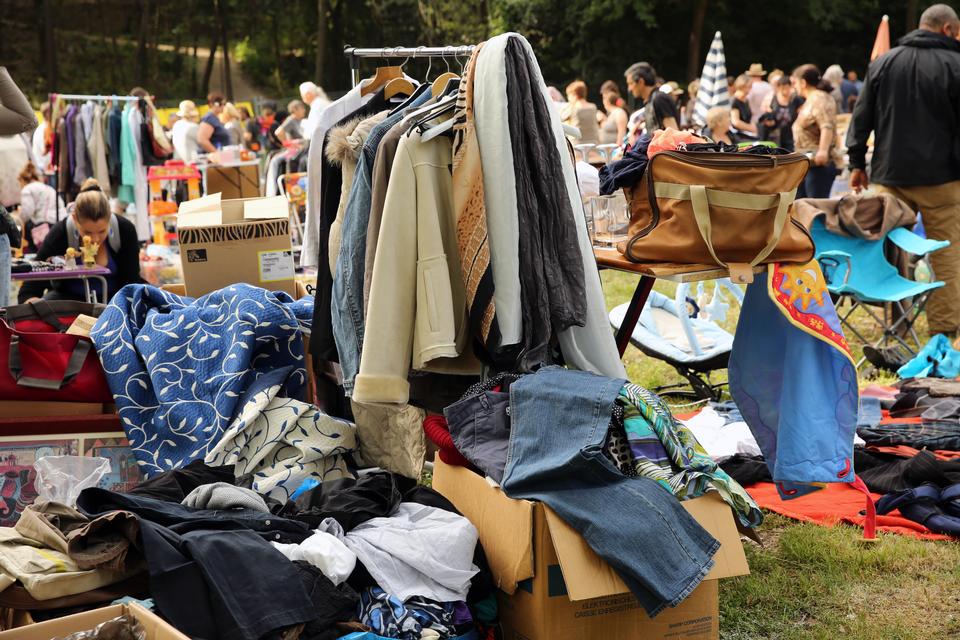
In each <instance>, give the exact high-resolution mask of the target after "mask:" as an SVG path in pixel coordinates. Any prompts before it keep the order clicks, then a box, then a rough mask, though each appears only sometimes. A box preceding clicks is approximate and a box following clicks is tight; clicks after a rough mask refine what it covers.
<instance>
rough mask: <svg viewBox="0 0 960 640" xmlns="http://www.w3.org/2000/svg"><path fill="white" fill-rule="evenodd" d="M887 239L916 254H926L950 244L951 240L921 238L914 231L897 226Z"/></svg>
mask: <svg viewBox="0 0 960 640" xmlns="http://www.w3.org/2000/svg"><path fill="white" fill-rule="evenodd" d="M887 239H888V240H890V242H892V243H893V244H895V245H897V246H898V247H900V248H901V249H903V250H904V251H906V252H908V253H912V254H913V255H915V256H925V255H927V254H929V253H933V252H934V251H939V250H940V249H943V248H944V247H949V246H950V241H949V240H928V239H926V238H921V237H920V236H918V235H917V234H915V233H914V232H913V231H910V230H909V229H906V228H904V227H897V228H896V229H893V230H892V231H891V232H890V233H888V234H887Z"/></svg>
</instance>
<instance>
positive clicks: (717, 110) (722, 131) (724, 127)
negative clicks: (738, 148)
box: [703, 107, 738, 144]
mask: <svg viewBox="0 0 960 640" xmlns="http://www.w3.org/2000/svg"><path fill="white" fill-rule="evenodd" d="M706 120H707V126H706V128H705V129H704V130H703V135H705V136H707V137H708V138H710V139H711V140H713V141H714V142H724V143H726V144H737V142H738V140H737V138H736V135H735V134H734V133H732V132H731V131H730V109H729V108H728V107H713V108H712V109H710V110H709V111H707V117H706Z"/></svg>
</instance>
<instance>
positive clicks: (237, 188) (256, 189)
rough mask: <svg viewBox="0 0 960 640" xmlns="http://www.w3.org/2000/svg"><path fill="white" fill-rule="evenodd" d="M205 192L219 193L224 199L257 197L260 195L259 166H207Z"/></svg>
mask: <svg viewBox="0 0 960 640" xmlns="http://www.w3.org/2000/svg"><path fill="white" fill-rule="evenodd" d="M207 193H219V194H220V195H221V197H223V198H224V199H227V198H230V199H234V200H235V199H237V198H257V197H259V196H260V166H259V165H258V164H250V165H243V166H240V167H219V166H217V165H212V166H210V167H208V168H207Z"/></svg>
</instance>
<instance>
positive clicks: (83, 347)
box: [7, 334, 90, 391]
mask: <svg viewBox="0 0 960 640" xmlns="http://www.w3.org/2000/svg"><path fill="white" fill-rule="evenodd" d="M89 353H90V343H89V342H87V341H86V340H77V345H76V346H75V347H74V348H73V352H72V353H71V354H70V359H69V360H68V361H67V367H66V369H65V370H64V372H63V376H61V377H60V379H59V380H57V379H55V378H34V377H31V376H25V375H23V360H22V359H21V358H20V336H18V335H17V334H13V335H11V336H10V357H9V359H8V362H7V365H8V368H9V369H10V376H11V377H12V378H13V379H14V380H16V382H17V384H18V385H19V386H21V387H31V388H34V389H48V390H52V391H56V390H59V389H62V388H63V387H65V386H66V385H68V384H70V383H71V382H73V379H74V378H76V377H77V375H78V374H79V373H80V370H81V369H82V368H83V363H84V362H85V361H86V359H87V355H88V354H89Z"/></svg>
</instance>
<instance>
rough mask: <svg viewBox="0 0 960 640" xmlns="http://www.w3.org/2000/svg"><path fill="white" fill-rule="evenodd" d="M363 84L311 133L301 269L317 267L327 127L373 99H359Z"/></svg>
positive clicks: (334, 105) (325, 114) (327, 112)
mask: <svg viewBox="0 0 960 640" xmlns="http://www.w3.org/2000/svg"><path fill="white" fill-rule="evenodd" d="M367 84H368V82H367V81H364V82H361V83H360V84H358V85H357V86H355V87H354V88H353V89H351V90H350V91H348V92H347V93H346V94H345V95H344V96H343V97H341V98H340V99H339V100H337V101H335V102H333V103H332V104H330V105H329V106H327V108H326V109H324V110H323V113H321V114H320V117H319V119H318V121H317V127H316V129H314V131H313V136H312V137H311V141H312V144H311V145H310V152H309V155H308V156H307V175H308V180H307V216H306V223H305V227H304V230H303V235H304V238H303V251H302V252H301V253H300V266H301V267H304V268H307V267H316V266H317V265H319V264H320V202H321V195H320V194H321V182H322V180H323V170H324V158H323V139H324V137H325V136H326V134H327V130H328V129H330V127H332V126H334V125H336V123H337V122H339V121H340V120H342V119H343V118H344V116H347V115H349V114H350V113H352V112H354V111H356V110H357V109H359V108H360V107H362V106H363V105H364V104H366V103H367V102H369V101H370V99H371V98H373V96H374V94H373V93H369V94H367V95H361V90H362V89H363V87H365V86H366V85H367Z"/></svg>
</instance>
